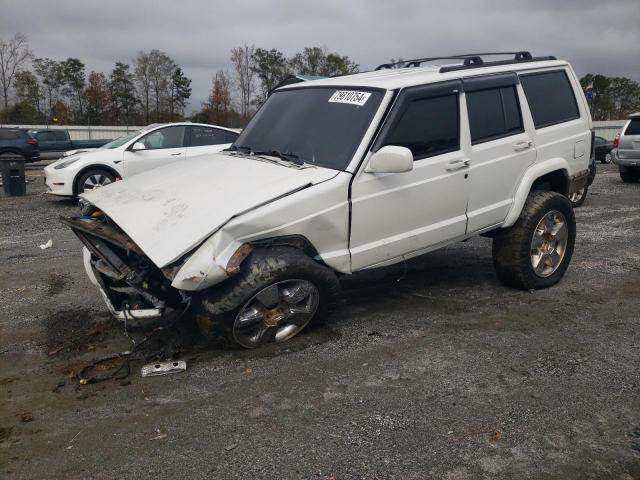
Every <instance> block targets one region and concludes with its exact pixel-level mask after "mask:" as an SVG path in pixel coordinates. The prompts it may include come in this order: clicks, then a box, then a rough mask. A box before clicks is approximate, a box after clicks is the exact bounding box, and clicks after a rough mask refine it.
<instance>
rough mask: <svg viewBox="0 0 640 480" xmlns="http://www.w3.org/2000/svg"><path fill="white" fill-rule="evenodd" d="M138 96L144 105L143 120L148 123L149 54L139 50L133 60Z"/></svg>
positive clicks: (149, 90) (149, 95)
mask: <svg viewBox="0 0 640 480" xmlns="http://www.w3.org/2000/svg"><path fill="white" fill-rule="evenodd" d="M133 64H134V74H135V78H136V85H137V87H138V93H139V98H140V99H141V103H142V105H143V107H144V116H145V121H146V123H147V124H149V100H150V98H151V54H149V53H147V52H140V53H138V56H137V57H136V59H135V60H134V61H133Z"/></svg>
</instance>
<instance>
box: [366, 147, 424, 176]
mask: <svg viewBox="0 0 640 480" xmlns="http://www.w3.org/2000/svg"><path fill="white" fill-rule="evenodd" d="M411 170H413V153H411V150H409V149H408V148H406V147H397V146H395V145H387V146H385V147H382V148H381V149H380V150H378V151H377V152H376V153H374V154H373V155H371V158H370V159H369V164H368V165H367V168H365V170H364V171H365V172H367V173H402V172H410V171H411Z"/></svg>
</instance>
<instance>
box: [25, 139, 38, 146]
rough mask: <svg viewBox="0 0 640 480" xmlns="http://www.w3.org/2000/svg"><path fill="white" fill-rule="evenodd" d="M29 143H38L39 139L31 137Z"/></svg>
mask: <svg viewBox="0 0 640 480" xmlns="http://www.w3.org/2000/svg"><path fill="white" fill-rule="evenodd" d="M27 143H28V144H29V145H38V140H36V139H35V138H30V139H29V140H27Z"/></svg>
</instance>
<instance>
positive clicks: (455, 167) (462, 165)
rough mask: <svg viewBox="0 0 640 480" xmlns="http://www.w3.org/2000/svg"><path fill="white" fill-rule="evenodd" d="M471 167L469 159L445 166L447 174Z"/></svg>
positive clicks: (454, 161) (455, 161)
mask: <svg viewBox="0 0 640 480" xmlns="http://www.w3.org/2000/svg"><path fill="white" fill-rule="evenodd" d="M468 166H469V159H465V160H453V161H452V162H449V163H447V164H446V165H445V169H446V170H447V172H455V171H456V170H460V169H461V168H466V167H468Z"/></svg>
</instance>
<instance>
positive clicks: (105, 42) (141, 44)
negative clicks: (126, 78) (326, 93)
mask: <svg viewBox="0 0 640 480" xmlns="http://www.w3.org/2000/svg"><path fill="white" fill-rule="evenodd" d="M17 31H20V32H22V33H25V34H26V35H28V37H29V41H30V44H31V47H32V49H33V51H34V53H35V55H36V56H39V57H51V58H55V59H65V58H68V57H76V58H79V59H80V60H82V61H83V62H84V63H85V64H86V65H87V73H88V72H89V71H90V70H98V71H104V72H105V73H107V74H108V73H109V72H110V71H111V69H112V68H113V64H114V63H115V62H116V61H123V62H128V63H130V62H131V60H132V59H133V57H134V56H135V55H136V53H137V52H138V51H140V50H150V49H152V48H158V49H160V50H164V51H165V52H167V53H168V54H169V55H170V56H171V57H172V58H174V59H175V60H176V61H177V62H178V63H179V64H180V65H181V66H182V67H183V69H184V71H185V73H186V75H187V76H188V77H190V78H191V79H192V80H193V84H192V87H193V95H192V98H191V100H190V105H189V107H188V109H187V110H188V111H191V110H194V109H197V108H199V107H200V102H201V101H202V100H204V99H205V98H206V96H207V94H208V90H209V88H210V85H211V76H212V74H213V73H214V72H215V71H216V70H218V69H231V64H230V62H229V51H230V50H231V48H232V47H235V46H238V45H240V44H242V43H243V42H247V43H248V44H250V45H251V44H254V45H255V46H257V47H262V48H277V49H279V50H281V51H282V52H283V53H284V54H285V55H287V56H290V55H292V54H294V53H295V52H297V51H299V50H301V49H302V48H304V47H305V46H315V45H318V46H326V47H327V48H329V49H330V50H331V51H337V52H339V53H340V54H343V55H349V56H350V57H351V58H352V59H353V60H355V61H356V62H357V63H359V64H360V67H361V69H369V68H373V67H375V66H376V65H378V64H380V63H384V62H385V61H388V60H389V58H392V57H393V58H398V57H402V58H405V59H408V58H415V57H421V56H429V55H446V54H459V53H465V52H472V51H504V50H509V51H510V50H529V51H531V52H532V53H533V54H534V55H555V56H557V57H558V58H562V59H566V60H569V61H570V62H571V63H572V64H573V66H574V68H575V69H576V71H577V73H578V75H583V74H585V73H588V72H598V73H602V74H605V75H609V76H614V75H620V76H627V77H631V78H633V79H634V80H640V0H602V1H591V0H508V1H506V0H505V1H497V0H490V1H480V0H477V1H476V0H455V1H452V0H448V1H428V0H350V1H349V0H316V1H313V2H312V1H304V0H263V1H259V0H254V1H246V0H233V1H213V0H211V1H205V0H180V1H163V0H155V1H151V0H149V1H147V0H144V1H143V0H126V1H124V0H108V1H105V0H55V1H52V0H49V1H47V0H40V1H38V0H0V36H1V37H3V38H5V39H6V38H7V37H8V36H10V35H12V34H13V33H15V32H17Z"/></svg>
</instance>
